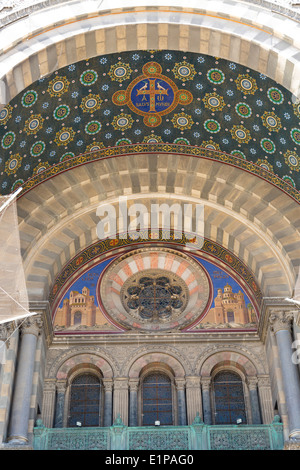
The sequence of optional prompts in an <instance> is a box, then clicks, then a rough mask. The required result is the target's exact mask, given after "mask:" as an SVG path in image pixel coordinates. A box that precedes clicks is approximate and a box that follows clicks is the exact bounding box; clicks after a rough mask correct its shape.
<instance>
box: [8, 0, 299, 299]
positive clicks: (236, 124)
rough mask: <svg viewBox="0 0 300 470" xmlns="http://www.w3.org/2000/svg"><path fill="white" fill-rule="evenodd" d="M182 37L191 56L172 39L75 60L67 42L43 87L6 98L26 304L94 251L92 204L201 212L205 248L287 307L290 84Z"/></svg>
mask: <svg viewBox="0 0 300 470" xmlns="http://www.w3.org/2000/svg"><path fill="white" fill-rule="evenodd" d="M221 3H222V2H221ZM245 8H246V7H245ZM247 8H248V7H247ZM127 13H128V12H126V14H127ZM165 13H166V12H163V14H165ZM128 14H129V13H128ZM148 14H150V13H149V11H148V12H147V15H148ZM178 14H179V16H180V18H182V15H183V12H180V13H178ZM204 16H205V18H203V21H204V20H205V21H206V20H208V16H209V15H207V14H206V15H204ZM221 16H222V18H223V17H224V15H223V14H222V15H221ZM108 18H109V15H108ZM172 18H173V17H172ZM172 18H171V19H170V18H169V21H170V22H172V21H173V19H174V18H173V19H172ZM197 18H198V19H199V17H197ZM211 18H212V16H211V17H210V19H211ZM224 18H225V17H224ZM224 18H223V19H224ZM218 21H219V20H218ZM240 23H241V24H239V25H238V28H244V26H245V25H246V22H240ZM242 23H243V24H242ZM254 23H255V22H254ZM254 23H253V24H252V26H253V29H249V25H248V27H247V28H246V29H245V31H246V30H247V31H248V33H247V34H248V35H249V34H250V33H249V31H250V32H251V34H250V36H251V35H252V39H253V34H254V33H255V34H262V35H264V34H269V33H270V31H268V32H263V33H262V32H261V31H260V32H259V31H258V30H256V28H257V25H256V26H255V25H254ZM148 26H149V25H148ZM151 26H153V25H151ZM161 26H162V25H160V28H158V29H159V38H160V36H161V34H162V28H161ZM198 26H199V25H197V27H198ZM153 27H154V26H153ZM207 27H208V25H207ZM128 28H129V26H127V27H126V28H125V29H126V31H127V29H128ZM149 28H150V27H149ZM149 28H148V29H149ZM251 28H252V27H251ZM129 29H130V28H129ZM129 29H128V31H129ZM146 29H147V28H146ZM148 29H147V34H148V33H149V31H148ZM150 29H151V28H150ZM150 29H149V30H150ZM154 29H155V28H154ZM188 29H189V27H188V26H187V30H188ZM118 31H119V30H118ZM172 31H173V30H172V29H171V28H170V27H169V28H167V33H168V34H171V33H172ZM182 31H183V30H182V29H181V35H182V34H183V32H182ZM203 31H204V30H202V32H203ZM206 31H208V30H206ZM136 33H137V31H136ZM192 33H193V31H192V29H191V28H190V29H189V32H188V38H189V39H188V42H187V43H186V46H187V49H189V50H191V51H192V52H185V51H184V48H183V47H182V44H181V43H180V44H181V45H179V43H178V47H177V48H175V43H174V40H175V39H174V38H173V40H172V47H171V48H168V49H166V48H159V47H157V48H156V49H151V50H150V49H148V48H147V47H143V46H142V42H141V41H138V42H135V46H136V47H135V48H134V50H133V49H132V50H130V48H129V47H126V48H123V50H124V49H127V51H124V52H116V48H115V47H114V46H113V45H112V42H111V43H110V42H109V41H107V38H108V36H109V34H108V30H107V31H106V32H105V34H104V36H105V38H106V42H105V44H106V45H105V48H104V49H105V53H101V54H100V55H99V54H97V53H95V52H96V51H94V54H92V55H90V56H89V55H86V54H85V53H82V56H83V57H84V60H80V59H79V57H80V54H79V52H78V51H79V49H78V48H77V46H78V44H79V43H78V44H77V43H76V44H77V46H76V54H75V52H74V60H73V61H70V60H69V59H68V58H66V57H64V58H63V57H62V60H61V61H58V62H57V64H56V66H55V67H54V68H52V70H50V69H51V67H50V69H49V67H46V69H47V70H46V69H45V70H46V75H45V74H44V76H43V77H42V78H39V79H38V80H36V81H34V80H33V79H32V73H31V78H29V79H28V84H27V86H26V87H25V86H24V83H25V82H26V80H25V82H24V81H23V82H22V83H21V82H20V84H19V85H18V86H17V87H15V85H12V86H11V88H10V91H11V93H10V94H11V96H12V97H13V98H12V99H11V100H10V101H9V103H7V104H6V106H5V107H4V108H3V109H2V111H1V112H0V142H1V155H0V193H1V194H9V193H11V192H12V191H14V190H15V189H16V188H18V187H19V186H22V187H23V191H22V194H21V197H20V198H19V200H18V214H19V228H20V237H21V248H22V255H23V259H24V268H25V272H26V277H27V285H28V289H29V294H30V299H31V300H41V299H44V300H45V299H47V298H48V295H49V293H50V291H51V288H52V287H53V285H54V282H55V279H56V278H57V276H59V274H60V273H61V272H62V270H63V269H64V267H65V266H67V264H68V262H69V261H70V260H71V259H72V258H74V257H75V256H76V255H78V253H80V252H81V251H82V250H84V249H85V248H86V247H88V246H90V245H92V244H93V243H95V242H97V240H98V238H97V233H96V225H97V222H98V218H97V216H96V209H97V207H98V205H99V203H102V202H104V201H107V202H110V203H112V204H113V205H117V203H118V198H119V196H121V195H126V196H127V197H128V200H129V201H131V202H134V201H137V200H138V201H139V202H143V203H144V204H145V205H146V206H149V204H150V203H151V202H152V201H155V202H157V201H159V202H165V201H172V203H173V202H176V201H178V202H180V203H186V202H191V201H192V202H195V203H197V202H202V203H204V204H205V233H204V235H205V237H206V239H207V240H212V241H213V242H216V243H218V244H219V245H220V246H222V247H224V248H225V249H226V250H229V252H231V253H233V254H234V255H235V256H236V257H237V258H239V259H240V260H241V261H242V262H243V263H244V264H245V265H246V266H247V267H248V268H249V269H250V271H251V272H252V273H253V276H254V277H255V279H256V281H257V283H258V284H259V286H260V288H261V291H262V293H263V296H265V297H282V298H284V297H286V296H291V295H292V293H293V288H294V284H295V277H296V274H297V272H298V269H299V265H300V252H299V231H300V217H299V201H300V193H299V190H300V177H299V175H300V157H299V148H300V122H299V119H300V109H299V102H298V101H297V100H296V98H295V96H294V94H293V93H292V90H294V89H295V83H296V82H295V80H294V78H291V77H294V72H293V74H292V69H291V68H290V69H289V70H290V72H291V73H288V65H287V63H288V62H286V67H287V68H286V69H284V70H283V68H282V67H281V66H280V61H279V60H278V61H277V63H276V64H277V65H276V67H275V66H274V67H273V68H272V67H271V65H270V64H271V61H270V60H269V59H270V57H271V56H270V57H269V59H268V60H267V59H266V62H264V61H263V60H262V50H263V48H262V47H261V45H260V47H259V50H260V54H259V57H260V58H258V56H257V55H255V54H254V55H252V58H251V54H249V50H248V52H247V54H246V50H244V56H243V57H244V59H243V58H242V55H243V53H242V48H241V49H239V53H240V55H239V57H238V56H237V55H236V60H235V59H234V54H232V53H231V55H232V60H231V58H229V60H228V54H227V53H225V52H224V50H223V52H222V54H221V57H218V56H216V52H221V49H222V48H221V44H222V41H221V42H220V41H217V42H216V44H219V46H220V47H219V48H217V47H214V48H210V49H209V50H207V51H206V53H205V52H203V50H202V51H199V52H197V50H196V49H197V48H196V46H195V44H196V43H194V42H193V41H191V35H192V36H193V34H194V33H193V34H192ZM126 34H127V33H126ZM149 34H150V33H149ZM238 34H239V35H241V31H239V33H238ZM274 34H275V33H274ZM276 34H277V33H276ZM129 36H130V35H129ZM129 36H128V37H127V36H126V37H127V42H128V41H129ZM131 36H132V37H134V34H133V35H131ZM131 36H130V37H131ZM150 36H151V38H152V40H153V37H154V36H155V35H153V34H151V35H150ZM150 36H149V37H150ZM183 36H184V35H182V38H183ZM200 36H201V35H200ZM200 36H199V37H200ZM250 36H249V38H248V36H247V38H248V39H249V41H250V40H251V38H250ZM97 37H98V36H97ZM172 37H173V36H172ZM193 37H196V36H195V34H194V36H193ZM274 37H275V36H274ZM212 38H213V35H211V36H210V38H209V41H212ZM260 38H261V36H260ZM285 38H287V36H285ZM245 39H246V36H245ZM34 40H36V41H37V40H38V39H37V38H36V39H34ZM257 40H258V39H257ZM278 40H279V39H278ZM201 41H202V42H201ZM201 41H200V42H201V47H200V49H201V48H202V49H203V37H202V36H201ZM280 41H285V39H283V38H280V40H279V42H280ZM177 42H178V41H177ZM231 42H232V41H231ZM138 43H139V44H140V45H141V47H138V46H139V44H138ZM146 43H147V41H146ZM146 43H145V44H146ZM150 43H151V41H150V39H149V41H148V43H147V44H150ZM167 43H168V41H167ZM254 43H255V41H254ZM254 43H253V44H254ZM288 43H289V46H288V47H291V49H293V48H295V47H296V44H295V43H294V42H293V41H292V40H289V41H288ZM40 44H42V43H40ZM109 44H111V49H110V47H109ZM143 44H144V43H143ZM151 44H152V43H151ZM157 44H158V43H157ZM160 44H163V41H160ZM170 44H171V42H170ZM193 44H194V45H193ZM199 44H200V43H199ZM86 45H87V43H86ZM240 46H241V44H240ZM24 47H25V44H24ZM97 47H98V43H97ZM71 49H72V48H71ZM91 50H92V49H91V48H89V51H91ZM231 50H233V49H232V48H231ZM280 50H283V49H280ZM285 50H286V51H287V49H285ZM288 50H289V49H288ZM74 51H75V50H74ZM253 53H254V49H253ZM69 56H70V48H69ZM246 56H247V60H246ZM86 57H88V58H86ZM222 57H223V58H222ZM254 57H256V59H257V60H258V62H259V63H258V62H257V61H256V62H255V60H256V59H255V60H254ZM266 57H267V55H266ZM289 57H293V55H292V53H291V54H290V56H289ZM49 60H50V55H49V53H47V61H48V62H47V63H48V65H49ZM251 61H252V62H251ZM58 63H62V64H63V67H59V66H58ZM65 63H67V65H65ZM32 64H33V62H31V65H30V67H31V71H32V70H33V68H32ZM45 64H46V63H45ZM249 64H252V67H251V66H250V65H249ZM264 64H265V65H264ZM45 66H46V65H45ZM23 71H25V68H24V67H23ZM24 77H26V74H25V75H24ZM270 77H271V78H270ZM36 78H38V76H36ZM274 78H277V79H278V81H274ZM151 80H152V81H151ZM16 83H17V82H16ZM16 83H15V84H16ZM151 84H152V97H154V98H153V99H154V104H152V108H151V102H150V88H151ZM284 85H286V86H284ZM143 86H144V87H145V88H144V91H145V92H148V91H149V94H148V93H144V94H143V93H142V91H141V88H142V87H143ZM18 87H19V90H18ZM160 87H162V88H160ZM159 90H160V91H161V92H160V91H159ZM163 93H165V94H163ZM162 96H164V100H162V99H161V97H162ZM162 103H165V104H164V107H163V105H162ZM161 109H163V111H161Z"/></svg>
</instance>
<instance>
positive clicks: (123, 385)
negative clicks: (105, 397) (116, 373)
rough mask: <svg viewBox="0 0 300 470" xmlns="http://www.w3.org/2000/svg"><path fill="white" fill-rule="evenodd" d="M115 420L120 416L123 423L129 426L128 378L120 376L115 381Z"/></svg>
mask: <svg viewBox="0 0 300 470" xmlns="http://www.w3.org/2000/svg"><path fill="white" fill-rule="evenodd" d="M113 408H114V412H113V421H115V419H116V418H117V417H118V416H120V418H121V420H122V422H123V424H124V425H125V426H128V379H127V377H119V378H116V379H115V381H114V406H113Z"/></svg>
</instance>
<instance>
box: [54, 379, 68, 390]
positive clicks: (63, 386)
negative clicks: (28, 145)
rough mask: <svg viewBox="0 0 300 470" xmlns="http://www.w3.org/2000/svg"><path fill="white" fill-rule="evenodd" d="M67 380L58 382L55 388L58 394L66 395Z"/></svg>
mask: <svg viewBox="0 0 300 470" xmlns="http://www.w3.org/2000/svg"><path fill="white" fill-rule="evenodd" d="M67 384H68V382H67V379H60V380H56V383H55V386H56V390H57V392H58V393H65V391H66V388H67Z"/></svg>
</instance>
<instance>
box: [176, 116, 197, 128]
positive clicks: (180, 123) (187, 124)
mask: <svg viewBox="0 0 300 470" xmlns="http://www.w3.org/2000/svg"><path fill="white" fill-rule="evenodd" d="M172 123H173V126H174V127H176V129H182V130H184V129H190V128H191V127H192V125H193V124H194V121H193V119H192V118H191V116H189V115H188V114H185V113H180V114H174V116H173V118H172Z"/></svg>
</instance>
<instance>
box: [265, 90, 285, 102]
mask: <svg viewBox="0 0 300 470" xmlns="http://www.w3.org/2000/svg"><path fill="white" fill-rule="evenodd" d="M267 95H268V98H269V100H270V101H271V102H272V103H274V104H281V103H283V101H284V96H283V93H282V91H281V90H279V89H278V88H275V87H271V88H269V89H268V91H267Z"/></svg>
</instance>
